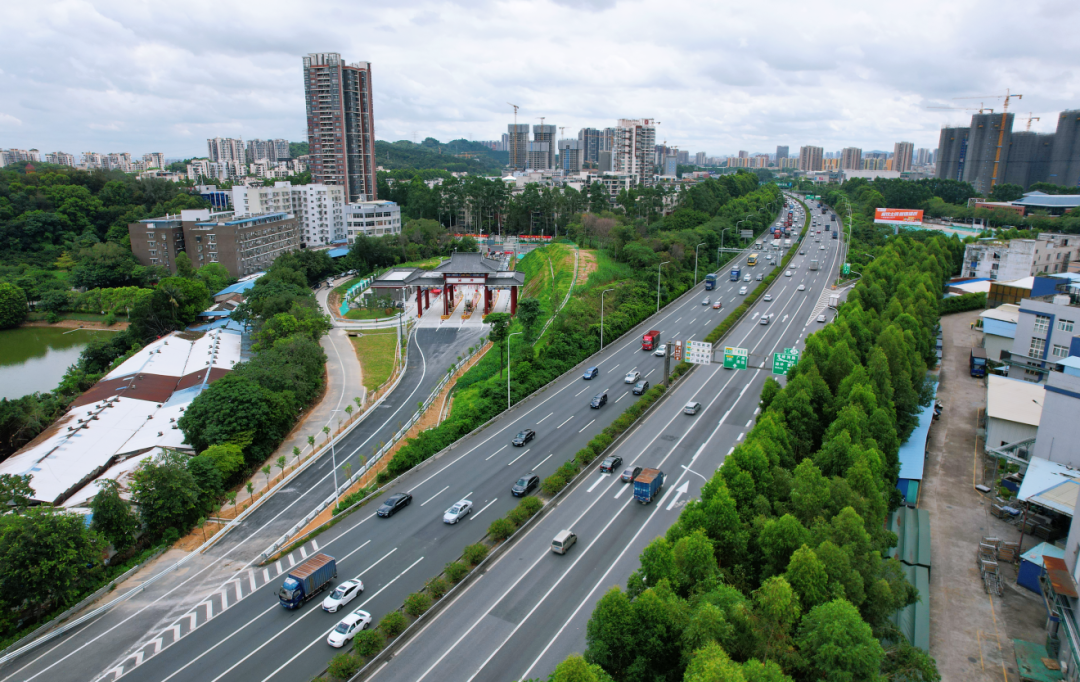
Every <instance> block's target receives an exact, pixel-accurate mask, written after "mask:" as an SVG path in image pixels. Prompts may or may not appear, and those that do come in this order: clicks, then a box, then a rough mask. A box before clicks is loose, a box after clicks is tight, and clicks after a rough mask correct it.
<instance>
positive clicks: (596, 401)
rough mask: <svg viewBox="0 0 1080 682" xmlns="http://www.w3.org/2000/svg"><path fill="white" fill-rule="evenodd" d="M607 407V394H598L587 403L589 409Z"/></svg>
mask: <svg viewBox="0 0 1080 682" xmlns="http://www.w3.org/2000/svg"><path fill="white" fill-rule="evenodd" d="M604 405H607V393H598V394H597V395H594V396H593V399H592V400H590V401H589V407H592V408H598V407H603V406H604Z"/></svg>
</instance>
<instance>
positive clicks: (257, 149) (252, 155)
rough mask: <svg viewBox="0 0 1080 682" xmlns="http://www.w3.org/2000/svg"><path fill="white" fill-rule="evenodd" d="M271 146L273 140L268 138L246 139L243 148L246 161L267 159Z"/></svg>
mask: <svg viewBox="0 0 1080 682" xmlns="http://www.w3.org/2000/svg"><path fill="white" fill-rule="evenodd" d="M272 148H273V142H270V141H268V140H248V141H247V146H246V148H245V155H246V157H247V162H248V163H254V162H255V161H260V160H261V161H265V160H267V159H269V158H270V151H271V149H272Z"/></svg>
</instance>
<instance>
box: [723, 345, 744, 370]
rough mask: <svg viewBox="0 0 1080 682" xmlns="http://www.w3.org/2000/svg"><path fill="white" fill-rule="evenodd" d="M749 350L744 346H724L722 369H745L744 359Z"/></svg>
mask: <svg viewBox="0 0 1080 682" xmlns="http://www.w3.org/2000/svg"><path fill="white" fill-rule="evenodd" d="M749 356H750V352H749V351H748V350H746V349H745V348H732V347H731V346H727V347H726V348H724V369H746V359H747V358H748V357H749Z"/></svg>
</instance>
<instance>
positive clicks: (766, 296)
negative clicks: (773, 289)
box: [765, 294, 772, 303]
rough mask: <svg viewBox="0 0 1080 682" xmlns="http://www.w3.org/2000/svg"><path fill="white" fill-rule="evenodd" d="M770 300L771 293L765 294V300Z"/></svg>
mask: <svg viewBox="0 0 1080 682" xmlns="http://www.w3.org/2000/svg"><path fill="white" fill-rule="evenodd" d="M771 300H772V294H765V302H766V303H768V302H769V301H771Z"/></svg>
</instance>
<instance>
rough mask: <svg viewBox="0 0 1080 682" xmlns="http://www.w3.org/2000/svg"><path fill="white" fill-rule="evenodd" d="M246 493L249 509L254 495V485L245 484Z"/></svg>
mask: <svg viewBox="0 0 1080 682" xmlns="http://www.w3.org/2000/svg"><path fill="white" fill-rule="evenodd" d="M247 491H248V506H249V507H250V506H251V498H252V497H253V496H254V495H255V484H254V483H252V482H251V481H248V482H247Z"/></svg>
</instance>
